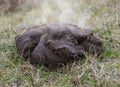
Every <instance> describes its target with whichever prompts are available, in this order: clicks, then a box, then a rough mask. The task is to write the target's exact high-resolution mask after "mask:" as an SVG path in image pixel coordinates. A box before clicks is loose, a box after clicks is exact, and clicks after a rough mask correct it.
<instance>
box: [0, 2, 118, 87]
mask: <svg viewBox="0 0 120 87" xmlns="http://www.w3.org/2000/svg"><path fill="white" fill-rule="evenodd" d="M39 4H40V7H39V8H38V7H36V8H33V9H31V10H19V11H15V12H13V13H8V14H4V15H3V14H2V15H1V16H0V87H1V85H2V86H3V87H120V83H119V82H120V79H119V78H120V10H119V9H120V1H119V0H101V1H100V0H75V1H74V0H44V1H43V2H41V3H39ZM60 22H64V23H73V24H77V25H79V26H82V27H83V28H92V29H94V31H95V35H96V36H97V37H99V38H100V39H101V40H102V41H103V42H104V58H103V60H102V61H100V60H98V59H97V58H95V57H94V56H87V58H86V59H85V60H79V61H77V62H74V63H72V64H68V65H67V66H66V67H63V68H61V69H60V70H58V71H57V72H50V71H48V70H47V69H46V68H45V67H44V66H39V65H38V66H32V65H30V64H29V62H28V61H24V60H23V59H22V58H21V57H20V56H19V55H18V54H17V51H16V47H15V42H14V37H15V36H16V35H17V34H20V33H21V32H23V31H24V30H25V28H26V27H29V26H30V25H37V24H43V23H60Z"/></svg>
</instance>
